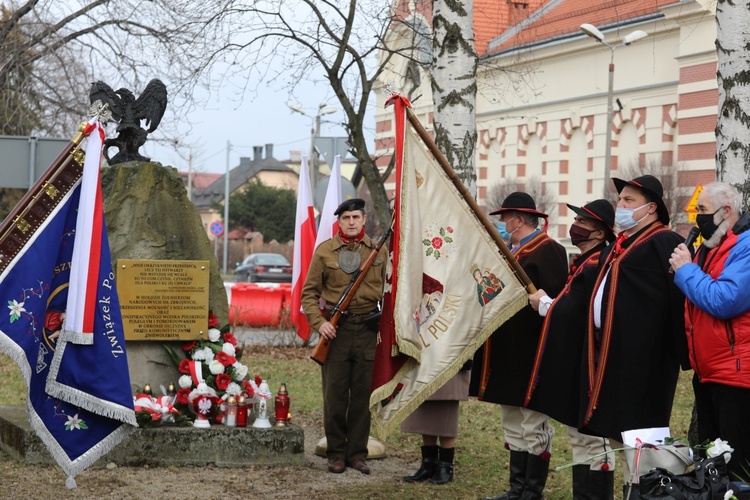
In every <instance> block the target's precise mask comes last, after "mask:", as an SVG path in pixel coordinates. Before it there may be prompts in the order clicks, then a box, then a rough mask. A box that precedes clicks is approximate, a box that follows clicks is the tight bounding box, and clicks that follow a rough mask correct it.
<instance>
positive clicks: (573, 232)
mask: <svg viewBox="0 0 750 500" xmlns="http://www.w3.org/2000/svg"><path fill="white" fill-rule="evenodd" d="M593 232H594V230H593V229H586V228H585V227H581V226H576V225H575V224H573V225H572V226H570V231H569V234H570V242H571V243H572V244H574V245H576V246H577V245H580V244H581V243H583V242H584V241H588V240H590V239H591V233H593Z"/></svg>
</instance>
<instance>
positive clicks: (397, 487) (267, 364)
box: [0, 345, 693, 500]
mask: <svg viewBox="0 0 750 500" xmlns="http://www.w3.org/2000/svg"><path fill="white" fill-rule="evenodd" d="M309 355H310V349H309V348H303V347H268V346H257V345H255V346H248V347H247V349H246V351H245V354H244V355H243V362H244V363H245V364H247V365H248V366H249V368H250V372H251V373H258V374H260V375H261V376H262V377H263V378H265V379H267V380H268V381H269V384H270V386H271V390H272V392H273V393H274V394H275V393H276V390H277V389H278V386H279V384H280V383H281V382H286V384H287V388H288V389H289V394H290V397H291V401H292V403H291V409H290V411H291V413H292V420H293V422H294V423H295V424H297V425H300V426H302V427H305V428H317V429H322V426H323V422H322V419H323V411H322V404H323V403H322V392H321V377H320V368H319V367H318V365H317V364H315V363H314V362H313V361H311V360H310V359H309ZM0 377H1V379H2V381H3V383H2V384H0V404H2V405H17V404H23V403H24V400H25V395H26V386H25V384H24V382H23V380H22V378H21V373H20V370H19V369H18V367H17V366H16V365H15V363H13V362H12V361H11V360H10V358H8V357H7V356H5V355H4V354H2V353H0ZM691 378H692V372H683V373H682V374H681V375H680V381H679V385H678V388H677V394H676V397H675V404H674V408H673V411H672V423H671V428H672V435H673V436H682V437H686V436H687V431H688V426H689V424H690V414H691V411H692V406H693V392H692V387H691V385H690V380H691ZM459 422H460V423H459V426H460V430H459V438H458V440H457V441H456V475H455V480H454V482H453V483H451V484H448V485H445V486H441V487H440V489H439V496H440V497H441V498H477V497H480V498H481V497H482V496H494V495H498V494H499V493H501V492H504V491H506V489H507V488H508V472H507V471H508V458H509V454H508V452H507V451H506V450H505V449H504V448H503V444H504V439H503V433H502V427H501V425H500V408H499V406H497V405H493V404H487V403H480V402H478V401H476V400H471V401H467V402H465V403H462V404H461V417H460V421H459ZM555 431H556V434H557V436H556V437H555V439H554V441H553V451H552V462H551V467H550V469H551V472H550V476H549V480H548V481H547V489H546V491H545V497H546V498H548V499H549V500H557V499H568V498H571V493H570V492H571V472H570V470H569V469H566V470H563V471H560V472H554V471H553V470H552V469H554V468H555V467H557V466H560V465H565V464H568V463H570V462H571V460H572V458H571V449H570V440H569V439H568V437H567V430H566V428H565V427H564V426H562V425H560V424H557V423H555ZM386 444H387V446H388V453H389V455H390V456H394V457H402V458H405V459H407V460H410V461H413V462H414V463H416V462H417V461H418V460H419V456H420V455H419V446H420V445H421V438H420V437H419V436H415V435H411V434H402V433H401V432H398V431H397V432H394V433H393V434H392V435H391V436H389V438H388V440H387V441H386ZM618 460H619V456H618ZM411 472H413V471H412V470H407V471H404V473H405V475H406V474H409V473H411ZM615 480H616V483H615V491H616V492H617V491H622V488H621V485H622V477H621V473H620V472H619V467H618V472H617V473H616V474H615ZM435 488H436V487H434V486H429V485H409V487H408V490H405V487H404V483H400V482H395V483H393V484H383V483H377V484H361V485H347V486H346V487H331V488H330V490H329V491H328V493H329V495H327V496H331V495H334V496H335V497H336V498H374V499H378V498H399V497H400V498H407V497H408V498H425V499H427V498H434V497H435V495H436V490H435ZM618 496H619V495H618Z"/></svg>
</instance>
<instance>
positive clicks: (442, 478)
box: [430, 462, 453, 484]
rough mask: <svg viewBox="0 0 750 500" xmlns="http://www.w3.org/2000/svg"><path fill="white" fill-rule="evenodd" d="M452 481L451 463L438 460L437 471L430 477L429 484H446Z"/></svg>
mask: <svg viewBox="0 0 750 500" xmlns="http://www.w3.org/2000/svg"><path fill="white" fill-rule="evenodd" d="M451 481H453V463H451V462H438V465H437V471H435V475H434V476H432V479H430V484H447V483H450V482H451Z"/></svg>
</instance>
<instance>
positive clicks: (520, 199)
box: [490, 191, 548, 219]
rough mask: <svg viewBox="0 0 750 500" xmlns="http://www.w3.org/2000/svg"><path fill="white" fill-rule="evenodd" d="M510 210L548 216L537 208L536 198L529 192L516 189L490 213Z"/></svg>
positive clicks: (496, 213) (494, 213)
mask: <svg viewBox="0 0 750 500" xmlns="http://www.w3.org/2000/svg"><path fill="white" fill-rule="evenodd" d="M509 211H513V212H523V213H526V214H531V215H536V216H537V217H544V218H545V219H546V218H547V217H548V216H547V214H545V213H543V212H540V211H538V210H537V209H536V203H534V199H533V198H532V197H531V196H530V195H529V194H528V193H523V192H521V191H516V192H515V193H510V194H509V195H508V196H506V197H505V199H504V200H503V205H502V206H501V207H500V208H498V209H497V210H495V211H494V212H490V215H498V214H502V213H503V212H509Z"/></svg>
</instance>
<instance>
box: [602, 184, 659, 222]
mask: <svg viewBox="0 0 750 500" xmlns="http://www.w3.org/2000/svg"><path fill="white" fill-rule="evenodd" d="M612 182H613V183H614V184H615V188H617V192H618V193H620V192H622V189H623V188H624V187H625V186H633V187H634V188H637V189H640V190H641V191H642V192H643V193H645V194H646V195H647V196H648V197H649V198H651V201H652V202H654V203H656V207H657V213H658V215H659V221H660V222H661V223H662V224H669V210H667V205H665V204H664V200H663V199H662V197H663V196H664V187H662V185H661V182H659V179H657V178H656V177H654V176H653V175H642V176H640V177H636V178H635V179H633V180H632V181H624V180H622V179H616V178H612Z"/></svg>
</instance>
